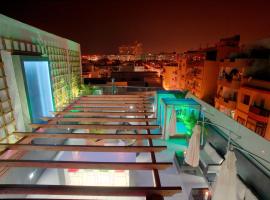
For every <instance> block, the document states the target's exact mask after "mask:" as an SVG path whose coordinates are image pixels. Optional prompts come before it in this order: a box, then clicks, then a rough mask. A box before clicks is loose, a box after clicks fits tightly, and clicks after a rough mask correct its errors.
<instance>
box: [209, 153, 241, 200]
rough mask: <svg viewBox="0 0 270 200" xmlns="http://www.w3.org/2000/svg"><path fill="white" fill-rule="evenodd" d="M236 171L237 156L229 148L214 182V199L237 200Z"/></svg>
mask: <svg viewBox="0 0 270 200" xmlns="http://www.w3.org/2000/svg"><path fill="white" fill-rule="evenodd" d="M236 173H237V171H236V157H235V154H234V152H233V151H230V150H229V151H228V152H227V154H226V155H225V161H224V162H223V163H222V165H221V169H220V172H219V174H218V176H217V180H216V182H215V184H214V190H213V195H212V197H213V198H212V200H228V199H229V200H237V196H236V180H237V176H236Z"/></svg>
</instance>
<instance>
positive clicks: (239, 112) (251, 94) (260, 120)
mask: <svg viewBox="0 0 270 200" xmlns="http://www.w3.org/2000/svg"><path fill="white" fill-rule="evenodd" d="M234 119H235V120H237V121H238V122H239V123H240V124H242V125H244V126H246V127H247V128H249V129H251V130H252V131H254V132H255V133H257V134H258V135H260V136H262V137H264V138H266V139H268V140H270V82H269V81H259V80H253V81H250V82H248V83H246V84H244V85H243V86H241V87H240V88H239V90H238V96H237V104H236V112H235V116H234Z"/></svg>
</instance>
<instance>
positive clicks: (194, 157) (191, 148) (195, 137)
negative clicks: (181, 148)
mask: <svg viewBox="0 0 270 200" xmlns="http://www.w3.org/2000/svg"><path fill="white" fill-rule="evenodd" d="M192 131H193V133H192V136H191V138H190V140H189V144H188V148H187V151H186V156H185V162H186V163H187V164H188V165H190V166H192V167H197V166H198V165H199V160H200V134H201V126H200V125H198V124H196V125H195V126H194V128H193V130H192Z"/></svg>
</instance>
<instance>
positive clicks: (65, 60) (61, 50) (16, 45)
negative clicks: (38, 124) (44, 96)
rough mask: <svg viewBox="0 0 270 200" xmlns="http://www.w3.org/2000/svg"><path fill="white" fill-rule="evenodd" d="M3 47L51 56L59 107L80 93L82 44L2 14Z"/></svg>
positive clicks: (14, 50)
mask: <svg viewBox="0 0 270 200" xmlns="http://www.w3.org/2000/svg"><path fill="white" fill-rule="evenodd" d="M0 27H5V28H4V29H2V28H1V29H0V49H1V50H7V51H9V52H12V54H17V55H35V56H42V57H48V59H49V62H50V71H51V79H52V87H53V95H54V103H55V106H56V109H57V110H58V109H61V108H62V107H63V106H64V105H65V104H67V103H69V102H70V101H71V100H72V99H73V97H76V96H77V95H78V93H79V89H78V87H79V85H80V82H81V77H80V75H81V61H80V45H79V44H78V43H75V42H73V41H71V40H67V39H65V38H62V37H59V36H56V35H53V34H51V33H48V32H45V31H42V30H40V29H37V28H35V27H32V26H29V25H27V24H24V23H21V22H19V21H16V20H13V19H11V18H9V17H6V16H4V15H0Z"/></svg>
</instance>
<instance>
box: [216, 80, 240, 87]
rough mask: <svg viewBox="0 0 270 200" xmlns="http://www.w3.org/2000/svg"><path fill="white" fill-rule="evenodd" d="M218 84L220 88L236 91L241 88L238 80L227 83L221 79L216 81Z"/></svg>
mask: <svg viewBox="0 0 270 200" xmlns="http://www.w3.org/2000/svg"><path fill="white" fill-rule="evenodd" d="M218 84H219V85H222V86H225V87H227V88H232V89H238V88H240V86H241V81H240V80H231V81H228V80H226V79H224V78H223V79H219V80H218Z"/></svg>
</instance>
